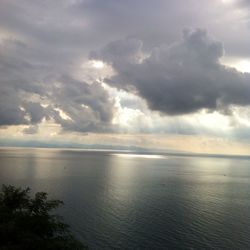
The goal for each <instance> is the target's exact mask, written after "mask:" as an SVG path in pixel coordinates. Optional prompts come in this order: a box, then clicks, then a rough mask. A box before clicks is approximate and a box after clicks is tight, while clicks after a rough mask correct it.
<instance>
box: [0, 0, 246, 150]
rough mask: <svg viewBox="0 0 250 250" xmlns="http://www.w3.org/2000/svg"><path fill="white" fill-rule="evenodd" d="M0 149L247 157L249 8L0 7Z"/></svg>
mask: <svg viewBox="0 0 250 250" xmlns="http://www.w3.org/2000/svg"><path fill="white" fill-rule="evenodd" d="M0 141H1V142H2V143H3V142H8V141H24V142H27V141H45V142H57V143H65V142H67V143H70V142H74V143H82V144H102V145H123V146H131V145H133V146H138V147H145V148H154V149H166V150H180V151H188V152H202V153H230V154H250V143H249V142H250V1H249V0H211V1H207V0H185V1H184V0H105V1H104V0H54V1H51V0H0Z"/></svg>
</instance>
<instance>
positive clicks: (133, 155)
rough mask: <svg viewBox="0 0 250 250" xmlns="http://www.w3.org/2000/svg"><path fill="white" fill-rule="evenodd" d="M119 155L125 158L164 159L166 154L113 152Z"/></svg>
mask: <svg viewBox="0 0 250 250" xmlns="http://www.w3.org/2000/svg"><path fill="white" fill-rule="evenodd" d="M113 155H114V156H117V157H123V158H145V159H164V158H166V156H164V155H150V154H113Z"/></svg>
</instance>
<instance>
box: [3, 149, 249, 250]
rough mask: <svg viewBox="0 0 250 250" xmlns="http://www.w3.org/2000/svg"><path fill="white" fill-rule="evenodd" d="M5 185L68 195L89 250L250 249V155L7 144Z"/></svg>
mask: <svg viewBox="0 0 250 250" xmlns="http://www.w3.org/2000/svg"><path fill="white" fill-rule="evenodd" d="M0 184H6V185H9V184H11V185H15V186H17V187H30V188H31V189H32V193H35V192H38V191H45V192H47V193H48V194H49V198H51V199H61V200H63V201H64V204H65V205H64V206H63V207H62V208H61V209H59V211H58V213H60V214H62V215H63V217H64V218H65V221H66V222H67V223H68V224H70V226H71V229H72V232H73V233H74V235H75V236H76V237H77V238H78V239H79V240H80V241H82V242H83V243H84V244H86V245H88V247H89V249H100V250H101V249H102V250H106V249H150V250H151V249H152V250H153V249H250V157H236V156H217V155H214V156H211V155H185V154H183V155H181V154H163V153H148V152H147V153H136V152H129V151H90V150H89V151H88V150H74V149H33V148H2V149H0Z"/></svg>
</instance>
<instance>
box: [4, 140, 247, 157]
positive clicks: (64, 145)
mask: <svg viewBox="0 0 250 250" xmlns="http://www.w3.org/2000/svg"><path fill="white" fill-rule="evenodd" d="M1 148H41V149H65V150H67V149H69V150H74V149H75V150H84V151H85V150H88V151H119V152H121V153H123V154H150V155H151V154H162V155H172V156H184V157H215V158H239V159H249V158H250V154H249V155H246V154H217V153H196V152H190V151H181V150H173V149H159V148H143V147H137V146H133V145H130V146H125V145H109V144H83V143H71V142H45V141H36V140H29V141H19V140H8V141H2V140H0V149H1Z"/></svg>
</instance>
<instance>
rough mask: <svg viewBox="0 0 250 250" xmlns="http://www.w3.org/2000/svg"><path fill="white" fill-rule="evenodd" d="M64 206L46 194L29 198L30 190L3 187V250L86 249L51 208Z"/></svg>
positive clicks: (0, 225)
mask: <svg viewBox="0 0 250 250" xmlns="http://www.w3.org/2000/svg"><path fill="white" fill-rule="evenodd" d="M61 205H63V202H62V201H60V200H48V199H47V193H44V192H38V193H36V194H35V197H34V198H31V197H30V189H29V188H26V189H21V188H16V187H14V186H5V185H3V186H2V190H1V192H0V250H21V249H22V250H33V249H36V250H42V249H51V250H54V249H55V250H57V249H58V250H59V249H60V250H64V249H65V250H66V249H71V250H78V249H87V248H86V247H85V246H83V245H82V244H81V243H80V242H79V241H78V240H76V239H75V238H74V237H73V235H72V234H71V232H70V230H69V226H68V225H67V224H66V223H64V222H63V218H62V217H61V216H59V215H56V214H53V213H52V211H53V210H54V209H56V208H57V207H59V206H61Z"/></svg>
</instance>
